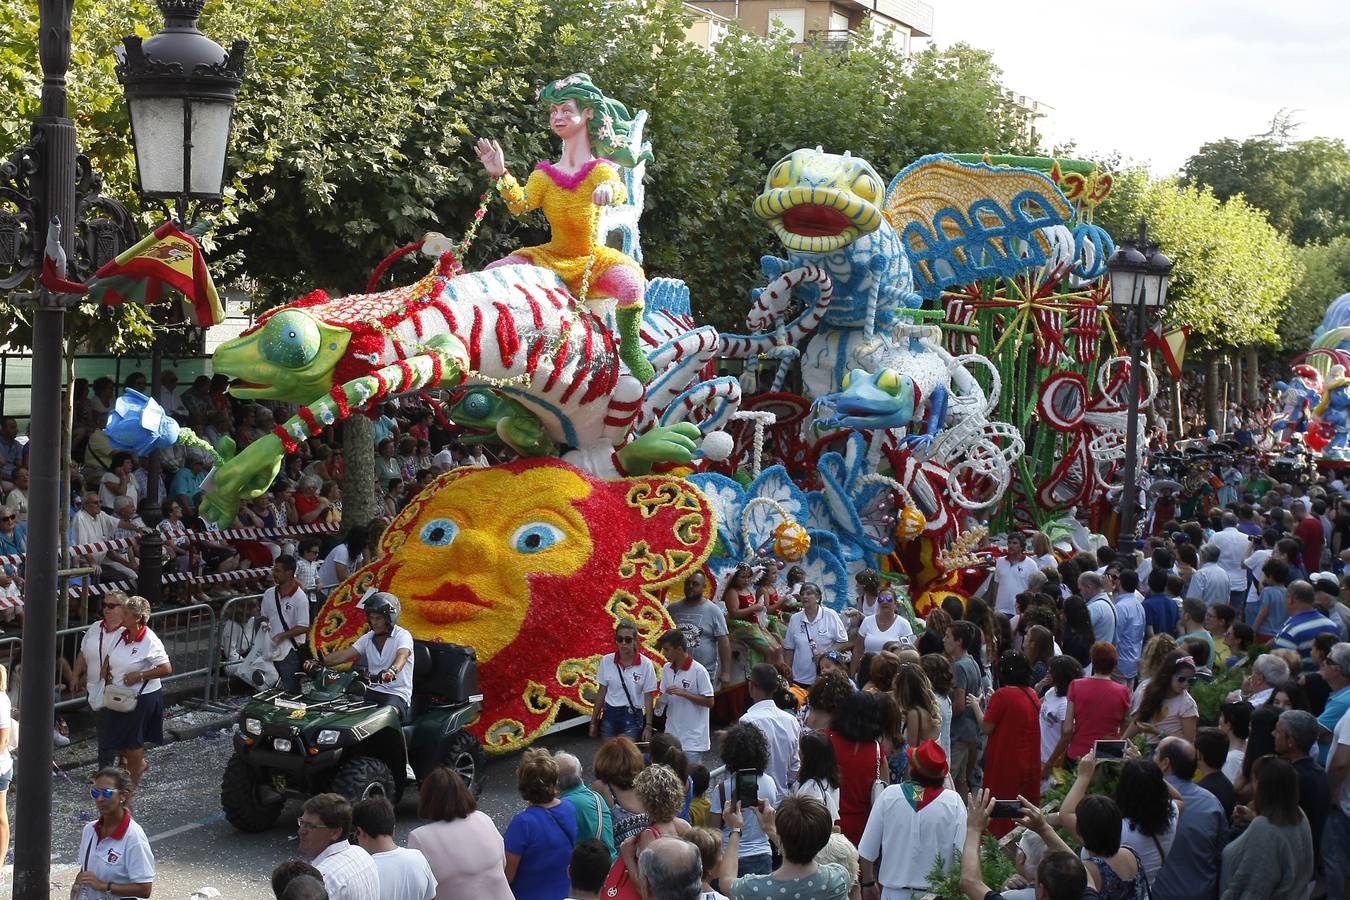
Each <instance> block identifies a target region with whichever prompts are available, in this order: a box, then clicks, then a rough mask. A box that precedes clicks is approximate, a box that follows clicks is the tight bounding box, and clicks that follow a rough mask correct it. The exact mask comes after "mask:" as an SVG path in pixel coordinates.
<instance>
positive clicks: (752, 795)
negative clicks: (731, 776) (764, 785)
mask: <svg viewBox="0 0 1350 900" xmlns="http://www.w3.org/2000/svg"><path fill="white" fill-rule="evenodd" d="M736 799H737V800H739V801H741V809H750V808H751V807H754V806H758V805H759V773H758V772H756V771H755V770H754V769H740V770H738V771H737V772H736Z"/></svg>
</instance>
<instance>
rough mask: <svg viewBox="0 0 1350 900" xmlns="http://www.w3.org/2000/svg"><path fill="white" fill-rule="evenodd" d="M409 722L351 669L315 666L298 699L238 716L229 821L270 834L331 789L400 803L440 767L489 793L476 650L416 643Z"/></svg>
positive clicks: (279, 695) (256, 700)
mask: <svg viewBox="0 0 1350 900" xmlns="http://www.w3.org/2000/svg"><path fill="white" fill-rule="evenodd" d="M412 661H413V702H412V709H411V713H412V715H411V719H412V721H411V722H410V723H409V724H407V725H404V724H402V723H401V722H400V721H399V715H398V710H396V709H392V708H390V707H387V706H376V705H375V704H374V703H372V702H370V701H368V700H366V699H364V698H365V693H366V684H367V682H366V680H365V678H364V676H363V675H362V674H361V673H359V672H357V671H355V670H353V671H349V672H340V671H337V670H336V669H330V668H325V667H322V666H320V667H316V668H314V669H313V670H312V672H311V674H312V675H313V682H312V684H310V685H309V687H308V689H307V690H305V691H304V692H303V693H301V694H288V693H286V692H284V691H282V690H280V689H271V690H265V691H261V692H260V693H258V694H256V695H255V696H254V697H253V699H252V700H250V701H249V702H248V705H246V706H245V707H244V708H243V710H242V711H241V712H240V713H239V728H238V730H237V731H236V732H235V735H234V755H233V756H231V757H230V761H229V763H227V764H226V766H225V774H224V776H223V777H222V778H221V782H220V805H221V807H222V808H223V810H224V812H225V818H226V820H227V821H228V822H229V823H230V824H231V825H233V826H234V827H235V828H237V829H239V830H240V831H249V832H258V831H266V830H267V829H269V828H271V827H272V826H273V825H275V824H276V821H277V819H278V818H279V817H280V816H281V810H282V807H284V806H285V805H286V801H287V800H288V799H291V798H300V799H303V798H306V797H311V796H313V795H315V794H320V793H324V792H325V791H333V792H335V793H338V794H341V795H343V796H344V797H346V798H348V799H349V800H351V801H352V802H356V801H357V800H361V799H363V798H365V797H370V796H374V795H376V794H383V795H385V796H386V797H388V798H389V800H390V802H393V803H397V802H398V798H399V797H400V795H401V794H402V793H403V789H404V788H405V787H407V785H408V783H409V782H410V781H412V780H414V778H415V779H416V780H419V781H420V780H423V779H425V778H426V777H427V776H428V775H430V774H431V773H432V772H433V771H434V770H435V769H437V768H438V767H440V766H449V767H450V768H452V769H454V770H455V771H457V772H458V773H459V774H460V777H462V778H463V779H464V783H465V784H467V785H469V787H470V789H471V790H473V792H474V793H475V794H478V793H479V792H481V791H482V781H483V767H484V765H485V762H486V760H485V757H484V754H483V747H482V745H481V744H480V743H479V742H478V739H477V738H475V737H474V736H473V735H472V734H470V733H469V732H468V731H466V730H465V728H466V727H467V726H468V725H469V724H470V723H472V722H473V721H474V720H475V719H477V718H478V715H479V713H480V711H481V708H482V700H483V695H482V694H480V693H479V692H478V661H477V657H476V655H475V654H474V651H473V648H472V647H461V646H459V645H456V644H440V643H431V642H428V641H415V642H414V643H413V657H412Z"/></svg>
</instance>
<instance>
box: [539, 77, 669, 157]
mask: <svg viewBox="0 0 1350 900" xmlns="http://www.w3.org/2000/svg"><path fill="white" fill-rule="evenodd" d="M539 100H540V102H541V103H544V104H546V105H549V106H552V105H553V104H555V103H562V102H564V101H566V100H575V101H576V104H577V108H578V109H589V110H590V111H591V120H590V125H589V126H588V129H587V130H588V131H589V133H590V136H591V146H592V149H593V151H594V152H595V155H596V156H600V157H604V158H605V159H610V160H613V161H614V162H616V163H618V164H619V165H621V166H623V167H625V168H629V169H631V168H633V167H634V166H636V165H637V164H638V163H640V162H642V161H643V160H644V159H645V160H650V159H651V158H652V153H651V151H650V150H641V149H639V150H638V151H637V152H636V153H635V152H634V151H633V149H632V147H630V144H631V143H632V133H633V126H634V124H635V121H634V118H633V116H630V115H629V114H628V107H626V106H624V105H623V104H622V103H620V102H619V101H618V100H615V99H613V98H611V97H606V96H605V94H604V92H603V91H601V90H600V89H599V88H598V87H596V86H595V84H594V83H592V82H591V76H589V75H587V74H586V73H585V72H578V73H576V74H575V75H568V76H567V77H566V78H559V79H558V80H557V81H550V82H549V83H548V84H546V85H544V87H543V88H541V89H540V91H539Z"/></svg>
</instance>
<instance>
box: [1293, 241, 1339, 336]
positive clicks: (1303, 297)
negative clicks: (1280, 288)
mask: <svg viewBox="0 0 1350 900" xmlns="http://www.w3.org/2000/svg"><path fill="white" fill-rule="evenodd" d="M1298 261H1299V263H1300V265H1301V266H1302V269H1303V275H1302V277H1301V278H1299V280H1298V281H1297V282H1296V283H1295V284H1294V287H1293V289H1292V290H1290V292H1289V309H1288V310H1287V311H1286V312H1285V314H1284V317H1283V318H1282V319H1281V320H1280V339H1281V340H1282V341H1283V342H1284V346H1285V347H1286V348H1288V349H1289V350H1291V351H1298V350H1302V349H1304V348H1306V347H1307V346H1308V344H1309V342H1310V341H1311V340H1312V336H1313V332H1314V331H1316V330H1317V326H1318V325H1320V324H1321V322H1322V316H1323V315H1325V313H1326V311H1327V307H1328V306H1329V305H1330V304H1331V301H1333V300H1335V299H1336V298H1337V297H1339V296H1341V295H1342V294H1344V293H1346V292H1347V291H1350V236H1342V237H1338V238H1334V239H1333V240H1332V241H1331V242H1330V243H1327V244H1311V245H1309V246H1307V247H1300V248H1299V250H1298Z"/></svg>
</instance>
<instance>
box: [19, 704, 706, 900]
mask: <svg viewBox="0 0 1350 900" xmlns="http://www.w3.org/2000/svg"><path fill="white" fill-rule="evenodd" d="M542 744H543V746H547V747H550V748H551V749H554V750H563V749H565V750H569V751H571V752H573V753H575V754H577V756H579V757H580V758H581V760H582V762H583V764H584V765H586V766H587V767H588V769H589V765H590V760H591V757H592V755H593V754H594V752H595V748H596V746H597V745H598V742H597V741H594V740H591V739H590V738H588V737H587V736H586V734H585V731H584V730H583V729H581V728H574V729H571V730H570V731H567V732H563V733H560V734H556V735H553V736H552V737H550V738H547V739H546V740H544V741H543V742H542ZM230 753H231V745H230V738H229V733H228V732H213V733H209V734H207V735H204V736H202V737H198V738H194V739H192V740H188V741H183V742H181V743H177V744H170V745H168V746H165V747H161V748H158V749H155V750H151V751H150V752H149V753H147V754H146V759H147V760H148V761H149V762H150V765H151V769H150V772H149V774H147V775H146V778H145V781H144V782H143V783H142V785H141V793H140V796H139V798H138V800H137V803H136V812H135V814H136V818H137V820H138V821H139V822H140V823H141V825H142V827H144V828H145V831H146V833H147V834H149V835H150V840H151V843H152V845H153V846H154V851H155V862H156V866H157V869H158V877H157V878H156V880H155V897H156V898H160V900H164V898H168V900H187V898H188V897H190V896H191V895H192V892H193V891H196V890H198V889H200V888H203V887H207V886H210V887H214V888H216V889H217V890H218V891H220V895H221V898H222V900H270V898H271V897H272V892H271V889H270V887H269V886H268V881H267V877H268V874H269V873H270V872H271V870H272V867H273V866H274V865H276V864H277V863H278V862H281V861H282V860H284V859H287V858H291V857H294V856H296V855H297V850H296V842H295V826H294V823H295V820H296V819H297V818H298V817H299V815H300V805H299V803H292V804H290V805H288V806H287V808H286V811H285V812H284V813H283V814H282V817H281V821H280V822H279V823H278V825H277V827H276V828H274V829H273V830H271V831H269V832H266V833H264V834H242V833H240V832H237V831H235V830H234V829H233V828H232V827H230V825H229V824H228V823H227V822H225V820H224V818H223V817H222V815H221V812H220V793H219V792H220V773H221V771H222V770H223V769H224V768H225V763H226V760H228V759H229V756H230ZM516 758H517V757H516V756H515V755H509V756H506V757H500V758H493V759H490V760H489V762H488V769H487V773H488V774H487V783H486V786H485V789H484V792H483V796H482V797H481V798H480V801H479V802H480V806H481V808H482V809H483V810H484V811H485V812H487V813H488V814H489V815H490V816H492V818H493V820H494V821H495V822H496V823H497V824H498V827H501V828H505V826H506V823H507V822H508V821H509V820H510V818H511V816H512V815H513V814H514V813H515V812H516V811H517V810H518V809H520V806H521V802H520V799H519V797H518V796H517V795H516V792H515V777H514V767H515V760H516ZM711 764H713V765H716V760H712V761H711ZM93 769H94V767H93V766H87V767H85V768H82V769H79V770H76V771H73V772H70V773H68V778H67V777H66V776H63V775H60V774H56V775H53V776H52V782H51V790H52V821H53V825H52V830H53V835H52V840H53V843H52V889H51V896H52V898H60V900H67V898H68V897H69V891H70V884H71V882H72V880H73V879H74V876H75V874H76V873H77V872H78V871H79V866H78V864H77V860H76V855H77V852H78V848H79V838H80V828H81V827H82V825H83V824H84V822H86V821H88V820H89V819H92V818H93V804H92V803H91V801H90V800H89V794H88V790H87V785H88V782H89V777H90V775H92V773H93ZM13 794H14V792H13V791H11V792H10V816H11V821H12V822H13V808H14V797H13ZM418 824H419V822H418V820H417V796H416V792H415V791H407V792H405V793H404V796H403V800H402V802H401V803H400V804H399V806H398V833H397V839H398V841H399V843H403V842H404V841H405V840H406V839H407V836H408V832H409V831H411V830H412V829H413V828H415V827H417V825H418ZM13 825H14V828H15V830H16V831H17V830H18V829H19V828H22V827H23V826H22V823H18V822H14V823H13ZM11 879H12V870H11V868H10V867H9V866H7V867H6V870H5V882H4V887H3V889H0V897H10V896H11V887H12V885H11Z"/></svg>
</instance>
